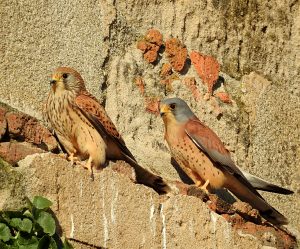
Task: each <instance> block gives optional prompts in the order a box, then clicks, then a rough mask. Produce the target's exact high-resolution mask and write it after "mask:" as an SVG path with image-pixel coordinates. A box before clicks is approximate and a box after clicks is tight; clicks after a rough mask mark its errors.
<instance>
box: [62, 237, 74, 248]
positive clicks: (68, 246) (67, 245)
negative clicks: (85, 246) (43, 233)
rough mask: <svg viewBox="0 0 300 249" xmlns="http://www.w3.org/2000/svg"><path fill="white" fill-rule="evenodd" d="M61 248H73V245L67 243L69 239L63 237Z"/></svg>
mask: <svg viewBox="0 0 300 249" xmlns="http://www.w3.org/2000/svg"><path fill="white" fill-rule="evenodd" d="M63 249H73V246H72V245H71V244H70V243H69V241H68V240H67V239H66V238H65V239H64V244H63Z"/></svg>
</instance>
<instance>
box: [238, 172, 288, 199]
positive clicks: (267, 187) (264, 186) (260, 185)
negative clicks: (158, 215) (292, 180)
mask: <svg viewBox="0 0 300 249" xmlns="http://www.w3.org/2000/svg"><path fill="white" fill-rule="evenodd" d="M242 172H243V174H244V176H245V177H246V178H247V180H248V181H249V182H250V183H251V185H252V186H253V187H254V188H255V189H257V190H263V191H267V192H272V193H278V194H283V195H290V194H293V193H294V192H293V191H292V190H289V189H286V188H282V187H279V186H277V185H275V184H273V183H270V182H267V181H265V180H263V179H261V178H259V177H257V176H254V175H251V174H250V173H248V172H245V171H242Z"/></svg>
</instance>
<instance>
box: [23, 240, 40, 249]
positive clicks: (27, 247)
mask: <svg viewBox="0 0 300 249" xmlns="http://www.w3.org/2000/svg"><path fill="white" fill-rule="evenodd" d="M38 246H39V242H38V241H37V242H35V243H33V244H28V245H19V249H38Z"/></svg>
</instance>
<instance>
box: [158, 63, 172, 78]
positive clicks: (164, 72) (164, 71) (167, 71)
mask: <svg viewBox="0 0 300 249" xmlns="http://www.w3.org/2000/svg"><path fill="white" fill-rule="evenodd" d="M171 74H172V66H171V64H169V63H164V64H163V65H162V68H161V71H160V77H162V78H163V79H165V78H167V77H168V76H170V75H171Z"/></svg>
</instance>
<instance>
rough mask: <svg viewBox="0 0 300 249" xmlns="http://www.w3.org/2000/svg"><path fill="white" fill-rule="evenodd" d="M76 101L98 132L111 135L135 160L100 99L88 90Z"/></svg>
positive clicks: (128, 155)
mask: <svg viewBox="0 0 300 249" xmlns="http://www.w3.org/2000/svg"><path fill="white" fill-rule="evenodd" d="M75 103H76V104H77V106H78V107H79V108H80V110H81V111H82V113H83V114H84V115H85V117H86V118H87V119H88V120H89V121H90V122H91V123H92V124H93V125H94V127H95V128H96V129H97V130H98V132H99V133H100V134H101V136H103V137H107V136H108V137H109V138H110V139H112V140H113V142H114V143H116V144H117V145H118V146H119V148H120V149H121V151H122V153H124V155H125V156H127V157H130V158H131V159H132V160H134V161H135V158H134V156H133V155H132V154H131V152H130V151H129V149H128V148H127V147H126V144H125V142H124V140H123V138H122V137H121V135H120V134H119V132H118V131H117V128H116V127H115V125H114V123H113V122H112V121H111V119H110V118H109V116H108V115H107V113H106V111H105V109H104V107H103V106H102V105H101V104H100V103H99V102H98V100H97V99H96V98H95V97H94V96H93V95H91V94H90V93H88V92H82V93H81V94H80V95H78V96H77V97H76V99H75Z"/></svg>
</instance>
